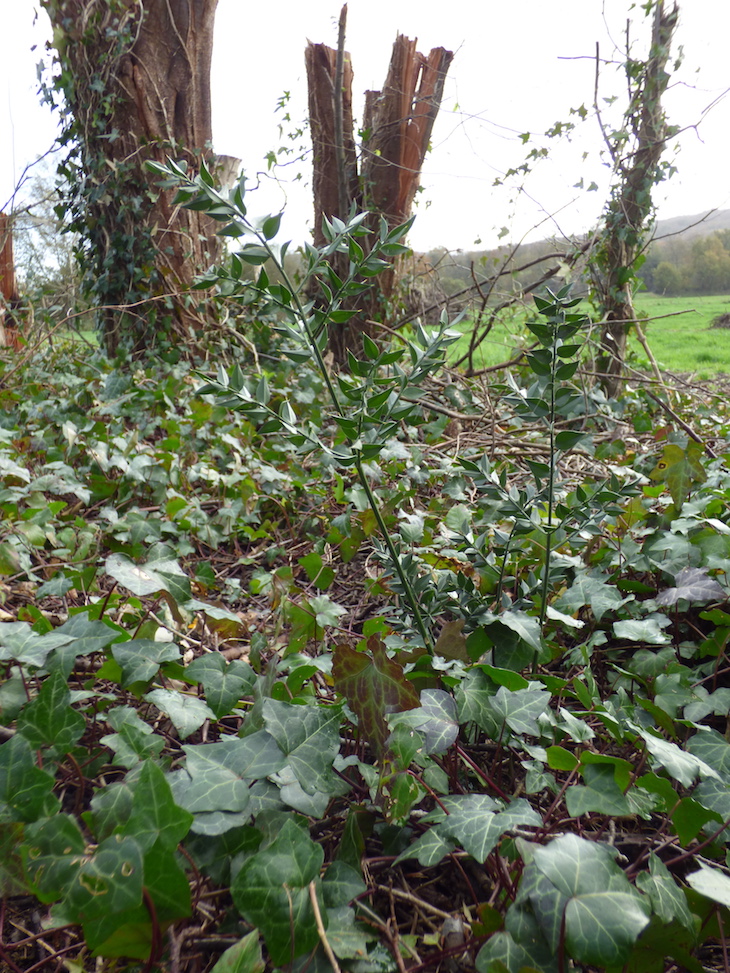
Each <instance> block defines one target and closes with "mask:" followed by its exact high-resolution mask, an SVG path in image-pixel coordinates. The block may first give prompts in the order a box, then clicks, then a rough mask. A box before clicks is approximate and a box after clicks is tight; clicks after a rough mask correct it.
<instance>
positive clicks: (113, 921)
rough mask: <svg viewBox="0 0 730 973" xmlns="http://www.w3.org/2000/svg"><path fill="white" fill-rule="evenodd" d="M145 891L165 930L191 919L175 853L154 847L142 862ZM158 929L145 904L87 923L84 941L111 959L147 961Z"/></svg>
mask: <svg viewBox="0 0 730 973" xmlns="http://www.w3.org/2000/svg"><path fill="white" fill-rule="evenodd" d="M142 868H143V874H144V889H145V890H146V892H147V895H148V896H149V898H150V899H151V900H152V904H153V906H154V911H155V918H156V920H157V922H158V923H159V924H160V925H163V926H166V925H168V924H169V923H170V922H174V921H175V920H176V919H182V918H184V917H186V916H189V915H190V911H191V909H190V886H189V884H188V880H187V876H186V875H185V873H184V872H183V870H182V869H181V868H180V866H179V865H178V863H177V861H176V860H175V855H174V854H173V852H172V851H170V850H168V849H166V848H163V847H161V846H160V845H154V846H153V847H152V848H150V849H149V850H148V851H147V852H146V853H145V855H144V856H143V859H142ZM154 937H155V929H154V927H153V925H152V922H151V921H150V913H149V910H148V908H147V906H146V905H145V904H141V903H140V904H137V905H129V906H128V908H120V909H119V910H117V909H112V908H110V910H109V911H108V912H105V913H104V914H103V915H101V916H98V917H96V918H94V919H90V920H87V921H85V922H84V939H85V940H86V943H87V945H88V946H89V948H90V949H93V950H94V951H95V952H97V953H99V954H100V955H103V956H108V957H119V956H124V957H127V958H129V957H132V958H134V959H146V958H148V957H149V955H150V952H151V950H152V947H153V944H154Z"/></svg>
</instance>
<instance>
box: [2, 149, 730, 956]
mask: <svg viewBox="0 0 730 973" xmlns="http://www.w3.org/2000/svg"><path fill="white" fill-rule="evenodd" d="M164 174H165V176H166V178H168V179H173V178H174V179H175V180H176V181H177V182H178V185H179V187H180V191H181V193H182V194H183V198H182V200H181V201H182V202H184V203H186V204H188V205H193V206H198V207H204V206H205V207H208V208H209V209H211V210H214V211H215V212H216V213H217V216H218V217H219V218H220V223H221V226H222V227H223V228H224V231H225V232H227V233H228V234H229V235H230V236H232V237H233V238H235V239H237V240H239V241H240V242H241V246H240V249H239V250H238V251H237V252H236V253H235V254H234V256H233V257H232V258H231V260H230V263H229V264H228V265H227V266H226V267H223V268H219V269H217V270H216V271H214V272H212V273H211V274H210V275H209V277H208V278H207V279H206V280H205V281H201V285H205V286H213V287H216V288H217V289H218V297H219V299H220V300H221V301H222V300H224V299H225V300H231V301H234V302H237V306H238V307H239V308H240V307H245V308H246V309H247V311H248V312H250V313H251V315H252V316H253V317H255V318H257V319H258V320H259V321H262V320H263V321H266V322H267V323H268V326H270V327H272V328H275V329H276V331H277V334H276V338H275V339H274V340H275V341H276V342H279V343H280V344H279V347H281V348H282V358H281V360H280V361H272V360H270V359H265V358H264V356H261V359H260V360H257V359H256V357H255V356H254V355H253V354H252V353H250V354H248V355H247V354H244V353H241V352H240V351H239V352H237V353H236V354H237V355H238V358H237V363H232V364H230V365H229V366H228V367H221V368H220V369H219V371H218V372H217V373H216V374H213V375H211V374H209V373H207V372H206V374H204V375H203V376H202V379H201V376H200V375H199V374H198V373H196V372H194V371H193V370H192V369H191V368H190V366H189V365H187V364H183V363H177V364H167V365H165V364H164V363H157V364H156V365H155V366H154V367H152V366H150V367H142V366H140V367H139V368H138V369H137V371H136V372H134V373H132V374H126V373H122V372H120V371H118V370H116V369H115V368H113V367H112V366H111V365H110V364H109V363H108V362H105V361H104V360H103V359H102V358H101V357H99V358H98V359H88V358H87V359H85V360H81V359H79V358H78V357H75V351H74V347H73V346H71V347H70V348H69V349H67V350H66V351H64V352H59V353H58V354H57V356H56V357H55V358H53V359H50V358H49V360H48V361H47V362H44V361H42V360H36V361H35V362H34V363H33V364H30V365H28V366H27V368H26V369H25V370H24V371H23V372H22V373H19V372H11V370H10V368H9V367H8V368H6V370H5V384H4V385H3V387H2V390H0V465H1V466H2V470H3V475H4V480H3V484H2V490H0V515H1V517H2V520H1V521H0V522H1V524H2V534H1V536H0V575H1V576H2V587H1V588H0V591H2V595H3V598H4V606H3V610H4V612H5V614H4V615H3V616H2V620H0V666H1V667H2V669H1V670H0V671H1V674H2V683H1V684H0V708H1V709H2V713H3V724H4V728H5V729H4V732H3V736H2V742H1V743H0V841H1V842H2V848H3V856H2V862H1V865H0V879H1V881H2V884H3V891H4V892H5V894H6V895H7V896H9V897H10V899H9V901H10V902H11V903H14V902H23V901H32V902H33V903H34V908H35V909H37V910H39V911H41V912H42V913H43V915H44V928H43V941H44V943H46V944H50V950H54V951H55V952H53V953H51V952H50V951H49V954H48V955H49V960H48V962H47V964H46V965H49V964H50V962H51V961H52V962H54V963H55V962H56V961H57V960H58V959H59V958H60V957H61V956H64V957H66V958H67V959H68V961H70V962H73V963H75V964H76V967H77V968H78V969H91V968H93V967H94V965H95V964H97V965H98V967H99V968H104V969H109V970H111V969H117V970H129V971H130V973H131V971H132V970H135V969H139V968H140V966H141V967H142V968H144V966H145V965H146V967H147V968H148V969H150V970H152V969H155V968H160V969H162V968H168V967H170V968H172V964H173V963H177V964H178V965H179V967H180V968H185V964H186V963H187V962H192V957H193V956H194V955H198V956H199V955H201V953H200V950H202V949H203V948H204V947H205V948H206V949H208V950H209V951H210V952H209V954H208V956H209V960H207V961H206V962H207V964H208V968H209V969H210V970H214V971H216V973H224V971H226V970H231V969H238V970H251V971H253V970H257V971H258V970H263V969H267V968H268V969H275V968H282V967H288V968H293V969H303V968H304V967H305V966H307V965H309V964H312V965H313V967H314V968H315V969H322V970H326V969H329V968H331V969H336V968H339V969H341V970H347V971H352V973H365V971H367V970H371V969H373V968H377V969H379V970H383V971H395V970H397V969H402V966H403V964H404V963H405V964H406V968H409V967H411V966H420V965H422V964H423V963H425V962H428V963H430V964H434V965H435V964H436V963H439V962H442V961H445V960H447V959H450V958H454V957H457V958H462V959H463V960H464V961H466V959H465V958H466V957H467V955H468V956H471V957H472V958H473V960H474V962H475V966H476V969H477V970H478V971H480V973H491V971H497V970H498V971H504V970H505V969H506V970H509V971H514V973H518V971H519V970H521V969H523V968H525V967H528V968H534V969H541V970H548V971H550V970H555V971H559V970H562V969H566V968H568V966H572V968H584V969H585V968H590V969H602V970H617V969H623V968H627V969H639V968H642V969H645V968H646V969H656V970H669V969H671V968H673V967H676V966H681V967H682V968H686V969H689V970H692V971H698V973H699V970H701V969H703V967H704V965H706V956H707V951H708V950H709V949H711V948H712V943H713V942H714V941H715V940H721V941H722V940H724V939H725V938H726V937H727V935H728V930H729V929H730V926H729V920H730V916H729V915H728V902H730V893H729V891H728V889H729V888H730V881H729V880H728V878H727V875H726V874H725V857H726V847H725V846H726V838H727V835H726V831H727V828H726V824H727V821H728V817H729V816H730V815H729V814H728V792H729V790H730V770H729V768H730V757H729V756H728V748H729V746H730V745H729V744H728V743H727V740H726V739H725V729H726V727H725V723H726V720H727V712H728V707H729V705H730V689H728V687H727V686H726V685H725V683H726V681H727V673H726V670H727V668H728V667H727V660H726V654H727V645H728V640H729V639H730V613H728V611H727V610H726V609H727V604H726V603H727V600H728V590H727V583H726V578H727V576H728V574H729V573H730V543H729V542H728V537H729V536H730V513H729V511H730V474H729V473H728V470H727V467H726V465H725V461H726V459H727V446H726V442H727V436H728V430H730V420H729V419H728V417H727V415H726V411H725V406H724V403H722V402H721V401H720V400H710V401H708V402H707V403H706V404H702V405H699V406H698V405H697V404H695V405H694V407H693V413H692V416H691V420H692V424H690V423H689V422H684V425H683V426H682V427H680V428H679V429H678V428H674V427H670V426H668V425H667V424H666V421H665V412H664V410H663V408H662V405H666V403H662V404H661V405H658V404H657V401H656V398H655V397H654V398H653V397H651V396H649V395H646V394H644V393H643V392H631V391H629V392H627V394H626V396H625V398H624V401H623V402H622V403H620V404H619V406H618V407H619V408H621V409H622V410H623V411H622V412H621V414H620V415H619V414H618V413H617V412H616V411H615V409H616V406H614V405H612V404H611V403H609V402H607V401H606V400H605V398H602V397H601V396H600V395H599V394H596V393H595V392H594V391H593V390H591V389H590V388H589V387H588V386H587V384H586V376H585V375H584V374H583V373H582V370H581V364H580V360H581V345H582V341H583V336H584V334H585V331H586V328H587V326H588V323H589V322H588V321H587V319H586V318H585V317H584V315H582V314H581V313H580V312H579V310H578V309H577V306H576V303H575V301H573V300H572V299H571V297H570V295H569V293H567V291H563V292H559V293H557V294H550V295H548V296H546V297H545V298H544V299H541V300H539V301H538V302H537V306H536V312H537V313H536V314H535V316H534V319H532V320H531V321H530V332H531V334H532V335H533V336H534V338H535V339H536V341H537V344H536V346H535V348H534V349H533V350H532V351H531V352H530V354H529V356H528V358H527V362H526V365H525V367H524V369H522V370H521V371H519V370H515V371H513V372H512V373H511V374H510V375H509V377H508V379H507V381H506V382H505V383H504V385H503V387H501V388H500V389H499V390H492V394H493V395H494V396H495V402H496V409H497V410H498V411H496V412H495V414H494V417H493V420H490V421H489V422H487V420H486V419H485V416H486V414H487V413H486V408H487V406H486V403H485V401H484V399H483V398H480V395H481V390H480V387H479V385H478V384H477V383H472V384H468V383H465V384H464V385H463V387H460V388H459V389H458V395H459V400H458V401H459V408H460V410H461V411H460V414H461V415H462V417H463V421H464V422H467V421H472V423H473V424H472V427H471V429H472V430H474V434H473V435H469V436H464V439H463V443H462V445H461V447H460V448H459V449H458V450H455V449H453V447H451V446H449V445H448V444H445V442H444V440H443V433H444V426H445V423H446V419H447V418H448V414H446V415H444V414H442V413H441V412H440V411H439V409H440V408H441V406H440V402H441V401H442V400H441V399H439V385H438V383H437V382H436V381H435V379H436V378H438V377H440V374H441V373H440V371H439V369H440V368H441V363H442V362H443V359H444V353H445V351H446V348H447V347H448V345H449V342H450V341H451V339H452V337H454V335H453V334H452V333H451V331H450V329H449V328H448V327H447V325H446V322H444V323H443V324H442V325H441V326H440V327H438V328H435V329H427V328H420V327H413V328H412V329H411V330H410V332H408V333H406V334H404V335H403V336H402V338H401V337H394V338H393V339H392V341H391V342H390V343H388V344H383V345H381V344H379V343H378V342H376V341H375V340H373V339H370V338H368V339H367V340H365V341H364V342H363V348H364V355H363V357H362V358H361V359H357V358H355V357H351V358H350V361H349V366H350V368H349V372H347V373H334V372H332V371H331V369H330V367H329V365H328V361H327V360H326V356H325V351H324V350H325V348H326V337H327V335H326V331H327V328H331V327H337V326H338V324H339V323H341V321H343V320H344V318H343V317H342V313H341V312H342V309H341V308H340V307H339V303H338V302H340V301H341V299H342V297H343V295H346V294H352V293H356V292H357V290H358V289H360V288H364V287H367V286H369V281H370V280H371V279H372V276H371V272H372V273H373V274H374V273H375V272H376V271H377V270H378V268H379V266H380V263H379V261H381V260H382V259H383V258H384V257H385V256H389V255H390V254H391V253H393V252H396V251H395V250H393V248H401V247H403V246H404V244H403V242H402V240H403V237H404V234H405V232H406V230H407V227H401V228H399V229H398V230H397V231H388V230H387V229H384V230H383V231H382V232H381V233H380V234H379V236H378V239H377V240H376V241H375V244H374V246H372V247H371V248H370V250H369V253H368V254H367V256H366V255H365V253H364V248H361V247H360V244H359V242H358V241H359V239H360V236H359V234H360V232H361V227H362V221H361V220H359V219H358V217H356V216H354V217H353V218H352V219H351V220H349V221H348V222H347V223H344V222H341V221H333V222H332V224H330V225H328V227H327V237H328V240H327V243H326V245H325V247H324V248H323V250H322V251H317V250H314V249H311V250H309V251H307V254H306V275H307V276H308V277H309V283H310V284H313V283H317V282H318V286H319V288H320V290H319V298H318V299H317V300H314V299H312V298H306V297H305V293H307V292H305V291H304V290H303V287H304V286H305V284H306V282H303V283H302V284H295V283H294V282H293V281H292V280H291V279H290V277H289V276H288V275H287V273H286V267H285V266H284V261H283V259H282V255H283V253H284V252H285V248H284V247H282V248H279V247H277V246H276V245H275V242H274V241H275V238H276V233H277V230H278V219H277V218H276V217H273V218H270V219H267V220H264V221H262V223H261V224H260V225H259V226H253V225H252V224H250V223H249V222H248V220H247V217H246V213H245V206H244V203H245V199H244V196H243V192H242V188H241V187H239V188H238V190H237V192H238V195H236V191H234V194H233V197H232V198H231V199H226V198H225V197H223V196H222V195H221V194H220V193H219V192H218V191H217V190H216V189H215V187H214V186H213V185H212V181H210V180H209V179H208V178H207V174H205V173H204V174H203V175H202V176H201V177H196V178H195V179H191V178H190V177H189V176H188V175H187V173H186V172H185V171H184V170H182V169H181V168H179V167H177V168H176V167H174V166H170V167H166V169H165V173H164ZM239 230H241V231H242V232H239ZM328 250H330V251H332V250H339V251H340V252H344V253H347V254H348V256H349V258H350V268H349V272H348V275H347V277H346V278H344V279H340V278H336V277H335V276H334V275H333V272H332V270H331V269H329V268H328V264H327V263H326V261H325V260H324V257H325V256H326V255H327V253H326V252H327V251H328ZM265 260H268V261H274V262H276V263H277V264H278V272H279V276H278V278H277V279H276V280H273V275H272V277H270V276H269V275H268V273H261V274H259V275H258V277H256V278H255V279H253V278H251V277H245V275H244V274H243V268H244V266H245V264H246V262H247V261H248V262H250V264H252V265H257V266H260V265H262V264H263V263H264V261H265ZM239 271H240V273H239ZM309 293H311V291H310V292H309ZM345 313H349V312H345ZM232 354H233V352H232ZM497 393H498V394H497ZM449 394H450V395H452V396H456V394H457V390H455V389H453V388H450V393H449ZM447 401H451V399H449V400H447ZM671 408H672V411H673V412H676V410H678V409H684V413H685V414H689V407H688V406H687V405H686V403H685V405H682V404H681V403H680V402H678V401H674V402H673V404H672V406H671ZM450 411H453V409H450ZM619 419H620V421H621V422H622V423H623V426H622V427H621V428H622V430H623V431H622V433H621V436H622V438H618V436H617V435H616V432H615V429H616V423H617V421H618V420H619ZM497 425H498V426H499V428H500V429H501V430H502V433H501V435H502V436H503V437H504V438H503V442H501V443H498V442H496V441H495V440H494V438H493V436H488V435H486V434H485V432H484V430H485V426H486V427H487V428H494V427H495V426H497ZM686 427H688V428H689V429H690V430H691V431H692V435H689V433H688V432H687V428H686ZM695 430H697V431H695ZM701 435H703V436H706V437H708V438H709V436H710V435H712V437H713V445H712V446H711V448H710V451H708V450H706V449H705V448H704V446H703V444H701V443H700V442H699V441H698V439H699V437H700V436H701ZM647 437H651V438H647ZM693 437H697V438H693ZM639 444H641V445H642V446H645V447H647V448H646V451H642V449H640V448H638V447H639ZM711 453H714V454H715V455H714V456H712V455H711ZM23 897H25V899H24V898H23ZM393 916H395V917H396V921H395V922H394V921H393ZM424 917H427V918H424ZM432 919H433V922H431V920H432ZM32 941H33V942H35V940H32ZM29 945H30V943H29V942H28V941H26V940H21V942H20V943H18V942H15V941H13V942H10V941H8V940H7V939H3V940H2V941H1V942H0V946H1V947H2V949H3V951H4V955H5V956H8V957H10V959H11V960H12V962H14V963H15V964H16V965H17V966H19V967H20V968H22V966H23V963H25V959H26V954H25V953H23V952H22V951H23V950H25V949H27V948H28V947H29ZM46 948H48V947H46ZM34 962H36V961H34ZM44 962H45V961H44ZM26 965H28V964H27V963H26ZM41 968H42V967H41ZM49 968H50V966H49Z"/></svg>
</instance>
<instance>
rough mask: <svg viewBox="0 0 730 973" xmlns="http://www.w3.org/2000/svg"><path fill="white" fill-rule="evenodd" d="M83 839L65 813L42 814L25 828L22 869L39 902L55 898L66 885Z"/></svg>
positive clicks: (77, 861)
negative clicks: (43, 815)
mask: <svg viewBox="0 0 730 973" xmlns="http://www.w3.org/2000/svg"><path fill="white" fill-rule="evenodd" d="M85 849H86V842H85V841H84V836H83V835H82V834H81V830H80V828H79V826H78V824H77V822H76V820H75V818H72V817H71V815H69V814H55V815H54V816H53V817H51V818H42V819H41V820H40V821H36V822H35V823H33V824H31V825H29V826H28V827H27V828H26V829H25V842H24V845H23V848H22V854H23V863H24V866H25V873H26V876H27V878H28V879H30V881H31V883H32V885H33V889H32V891H33V894H34V895H35V896H36V897H37V898H38V899H39V900H40V901H41V902H55V901H57V900H58V899H60V898H61V897H62V895H63V893H64V891H65V890H66V889H67V888H68V887H69V885H70V884H71V882H72V881H73V879H74V876H75V875H76V872H77V871H78V869H79V866H80V864H81V862H82V860H83V858H82V856H83V854H84V851H85Z"/></svg>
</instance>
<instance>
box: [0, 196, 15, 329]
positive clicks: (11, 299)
mask: <svg viewBox="0 0 730 973" xmlns="http://www.w3.org/2000/svg"><path fill="white" fill-rule="evenodd" d="M0 294H2V299H1V300H0V348H17V347H18V332H17V328H16V325H15V321H14V320H13V318H12V315H11V314H10V313H9V312H10V310H11V308H12V307H13V305H15V304H17V302H18V300H19V295H18V288H17V285H16V282H15V261H14V259H13V224H12V221H11V218H10V217H9V216H8V215H7V214H6V213H0Z"/></svg>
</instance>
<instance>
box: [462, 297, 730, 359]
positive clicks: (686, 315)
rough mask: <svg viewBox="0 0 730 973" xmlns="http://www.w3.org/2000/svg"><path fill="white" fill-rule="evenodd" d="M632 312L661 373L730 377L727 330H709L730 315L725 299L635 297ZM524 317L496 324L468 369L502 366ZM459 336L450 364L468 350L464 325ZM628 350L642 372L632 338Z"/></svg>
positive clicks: (518, 342) (518, 340)
mask: <svg viewBox="0 0 730 973" xmlns="http://www.w3.org/2000/svg"><path fill="white" fill-rule="evenodd" d="M636 309H637V311H638V312H639V314H646V315H647V318H648V320H647V323H646V324H645V325H644V330H645V333H646V336H647V339H648V342H649V347H650V348H651V350H652V353H653V354H654V357H655V358H656V359H657V362H658V364H659V366H660V367H661V368H665V369H668V370H669V371H672V372H690V373H692V374H693V375H695V376H696V377H697V378H711V377H712V376H713V375H716V374H718V373H720V372H726V373H728V374H730V329H725V328H711V327H710V324H711V322H712V320H713V319H714V318H716V317H717V316H718V315H720V314H725V313H730V296H724V295H723V296H714V297H657V296H655V295H653V294H640V295H639V296H638V297H637V299H636ZM586 310H588V308H586ZM525 317H526V312H525V311H524V310H520V311H519V312H515V313H513V314H512V316H511V317H510V318H509V319H508V320H506V321H504V322H500V323H499V324H496V325H495V327H494V328H493V330H492V332H491V333H490V334H489V336H488V337H487V338H486V339H485V341H483V342H482V344H481V345H480V347H479V349H478V350H477V352H476V354H475V356H474V368H476V369H479V368H486V367H489V366H490V365H496V364H498V363H500V362H503V361H507V360H508V359H509V358H511V357H512V356H513V355H514V352H515V350H516V349H518V348H520V347H522V346H523V345H524V344H526V343H528V338H527V336H526V334H525V330H524V327H523V322H524V320H525ZM462 330H464V332H465V334H464V338H462V339H461V340H460V341H458V342H457V343H456V344H455V345H454V346H453V349H452V354H451V356H450V357H451V360H452V361H456V360H457V359H458V358H459V357H460V356H461V355H463V354H464V353H465V352H466V351H467V348H468V346H469V335H470V331H469V325H468V324H467V323H464V324H462ZM629 347H630V353H631V356H632V359H633V364H634V365H635V367H637V368H648V367H649V363H648V361H647V359H646V355H645V353H644V350H643V348H642V347H641V345H640V344H639V342H638V341H637V340H636V338H635V337H633V336H632V337H631V339H630V344H629Z"/></svg>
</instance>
